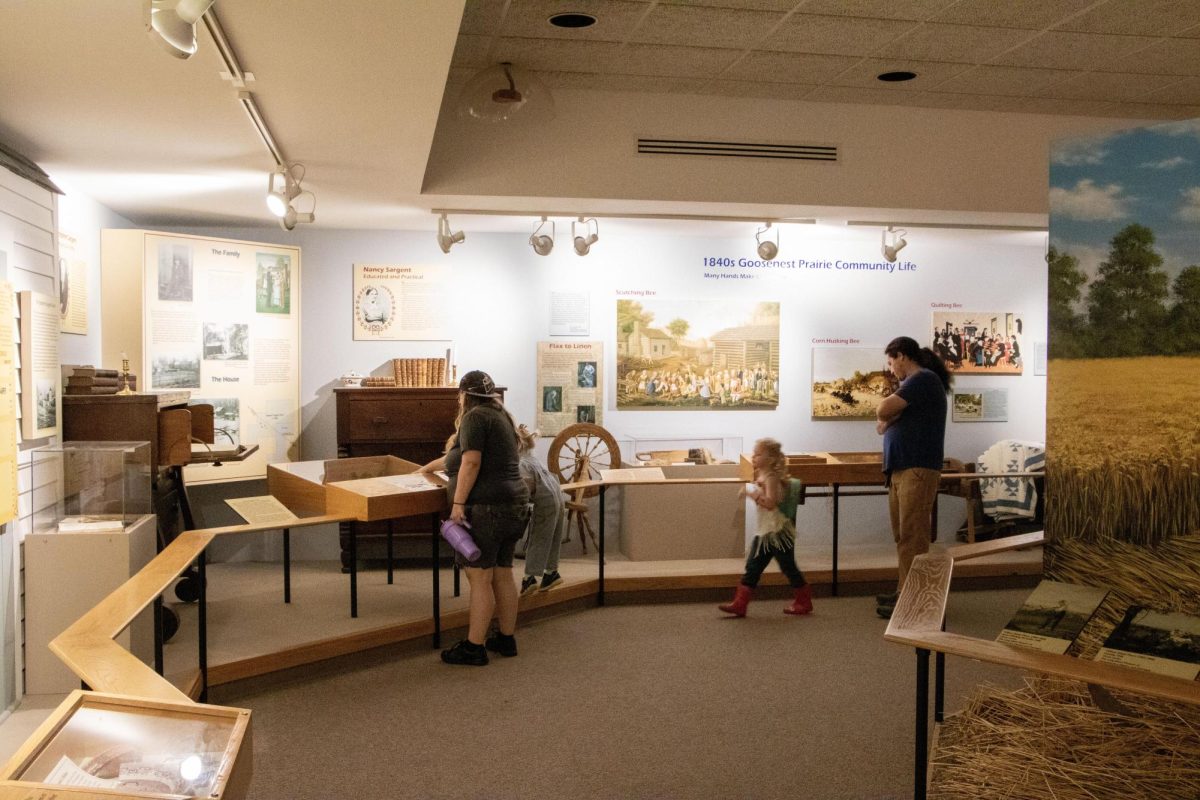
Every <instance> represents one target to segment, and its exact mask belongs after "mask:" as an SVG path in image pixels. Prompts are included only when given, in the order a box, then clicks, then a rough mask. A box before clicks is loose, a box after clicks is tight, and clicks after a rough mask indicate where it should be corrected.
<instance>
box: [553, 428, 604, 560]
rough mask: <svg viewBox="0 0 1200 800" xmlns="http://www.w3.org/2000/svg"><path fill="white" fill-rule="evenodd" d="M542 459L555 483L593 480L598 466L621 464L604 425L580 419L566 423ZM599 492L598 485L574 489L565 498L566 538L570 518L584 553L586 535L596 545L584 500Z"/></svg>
mask: <svg viewBox="0 0 1200 800" xmlns="http://www.w3.org/2000/svg"><path fill="white" fill-rule="evenodd" d="M546 462H547V466H548V467H549V468H550V471H551V472H552V473H554V476H555V477H556V478H558V481H559V483H574V482H576V481H585V480H594V479H597V478H599V477H600V470H602V469H616V468H618V467H620V466H621V449H620V448H619V447H617V440H616V439H614V438H613V437H612V434H611V433H609V432H608V431H606V430H604V428H601V427H600V426H599V425H593V424H592V423H590V422H580V423H576V424H575V425H568V426H567V427H566V428H564V429H563V430H562V432H561V433H559V434H558V436H555V437H554V441H552V442H550V451H549V453H547V455H546ZM599 493H600V487H598V486H591V487H588V488H586V489H575V490H573V491H572V492H571V499H570V500H568V501H567V538H568V539H570V536H571V523H572V521H574V523H575V527H576V528H577V529H578V531H579V544H580V545H582V547H583V552H584V553H585V554H586V553H587V540H588V539H591V540H592V544H593V545H596V547H597V548H598V547H599V544H598V542H597V540H596V531H595V530H594V529H593V528H592V523H591V521H590V520H589V519H588V507H587V503H586V502H585V501H586V500H587V498H589V497H595V496H596V495H598V494H599Z"/></svg>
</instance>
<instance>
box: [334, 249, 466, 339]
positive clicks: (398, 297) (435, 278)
mask: <svg viewBox="0 0 1200 800" xmlns="http://www.w3.org/2000/svg"><path fill="white" fill-rule="evenodd" d="M447 297H448V295H447V289H446V269H445V268H444V267H428V266H401V265H387V264H355V265H354V338H355V339H356V340H372V339H374V340H385V341H397V340H410V339H449V338H450V334H449V324H448V323H449V319H448V302H447Z"/></svg>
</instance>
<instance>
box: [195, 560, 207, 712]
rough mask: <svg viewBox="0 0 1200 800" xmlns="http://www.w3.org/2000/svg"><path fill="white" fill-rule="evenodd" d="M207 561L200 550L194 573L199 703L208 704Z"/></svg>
mask: <svg viewBox="0 0 1200 800" xmlns="http://www.w3.org/2000/svg"><path fill="white" fill-rule="evenodd" d="M207 561H208V554H207V551H205V550H201V551H200V556H199V557H198V558H197V559H196V572H197V573H198V574H199V580H200V605H199V606H198V607H197V609H196V621H197V624H196V628H197V630H198V636H199V642H198V645H199V647H198V653H199V660H200V702H201V703H207V702H208V575H207V574H206V573H207V569H205V564H206V563H207Z"/></svg>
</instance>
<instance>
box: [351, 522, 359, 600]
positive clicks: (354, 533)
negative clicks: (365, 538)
mask: <svg viewBox="0 0 1200 800" xmlns="http://www.w3.org/2000/svg"><path fill="white" fill-rule="evenodd" d="M350 617H351V618H352V619H357V618H358V523H357V522H351V523H350Z"/></svg>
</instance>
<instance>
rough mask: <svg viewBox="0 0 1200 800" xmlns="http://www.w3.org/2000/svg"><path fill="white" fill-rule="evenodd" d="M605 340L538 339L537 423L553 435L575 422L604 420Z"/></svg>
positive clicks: (544, 433) (540, 428) (598, 421)
mask: <svg viewBox="0 0 1200 800" xmlns="http://www.w3.org/2000/svg"><path fill="white" fill-rule="evenodd" d="M603 364H604V344H603V343H602V342H538V359H537V370H538V371H537V377H538V392H537V403H538V407H537V414H536V418H537V427H538V430H539V431H541V434H542V435H543V436H554V435H555V434H557V433H558V432H559V431H561V430H562V429H563V428H565V427H567V426H568V425H574V424H575V423H576V422H591V423H595V424H596V425H600V424H602V422H603V419H602V414H603V411H604V407H603V406H604V402H603V401H604V383H603V381H602V380H601V374H600V370H601V367H602V366H603Z"/></svg>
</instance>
